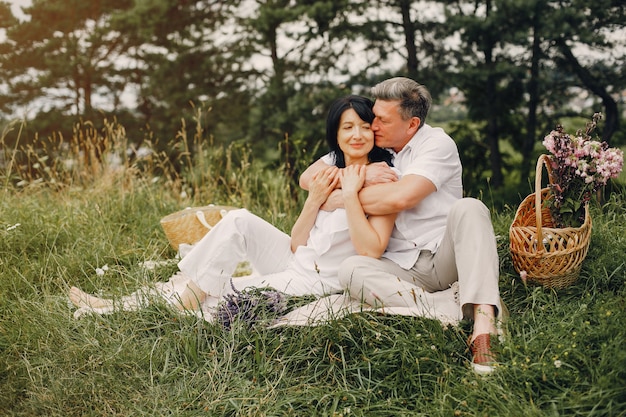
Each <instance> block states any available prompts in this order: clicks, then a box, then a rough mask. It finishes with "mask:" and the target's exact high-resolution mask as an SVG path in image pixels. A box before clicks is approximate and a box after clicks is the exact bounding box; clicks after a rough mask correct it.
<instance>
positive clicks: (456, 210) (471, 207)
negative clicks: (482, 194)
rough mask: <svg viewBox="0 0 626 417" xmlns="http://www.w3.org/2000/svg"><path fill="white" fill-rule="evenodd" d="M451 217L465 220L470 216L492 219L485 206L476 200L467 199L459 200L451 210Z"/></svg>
mask: <svg viewBox="0 0 626 417" xmlns="http://www.w3.org/2000/svg"><path fill="white" fill-rule="evenodd" d="M450 215H451V216H454V217H457V218H465V217H468V216H470V217H471V216H486V217H487V218H489V217H490V214H489V209H488V208H487V206H485V204H484V203H483V202H482V201H480V200H477V199H475V198H471V197H466V198H461V199H459V200H457V201H456V202H455V203H454V204H453V205H452V208H451V209H450Z"/></svg>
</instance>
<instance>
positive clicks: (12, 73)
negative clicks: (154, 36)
mask: <svg viewBox="0 0 626 417" xmlns="http://www.w3.org/2000/svg"><path fill="white" fill-rule="evenodd" d="M129 3H130V0H115V1H108V2H83V1H79V0H46V1H43V0H35V1H34V2H33V3H32V5H31V6H30V7H27V8H25V9H24V13H25V14H27V15H29V16H30V19H29V20H25V21H21V22H18V21H13V22H12V24H11V25H10V26H9V27H7V30H6V35H7V40H6V41H5V45H4V47H3V48H5V49H7V48H8V49H10V52H9V53H6V54H3V56H2V59H1V61H0V62H1V64H0V65H1V66H0V68H1V69H2V72H3V73H4V74H5V77H7V79H8V80H9V81H8V83H9V85H10V95H9V97H8V101H10V104H11V106H12V107H15V106H16V105H23V104H27V103H31V102H33V101H36V100H41V99H43V98H47V99H49V100H51V101H54V102H55V106H59V107H61V108H63V109H64V110H65V111H66V112H67V113H68V114H74V115H87V116H90V115H91V114H92V112H93V108H94V103H93V95H94V93H95V92H96V91H98V93H99V94H105V95H106V94H109V95H113V96H115V95H119V94H120V91H118V90H117V89H116V88H114V87H115V86H116V85H117V84H116V83H117V81H118V78H119V67H118V65H117V61H118V60H119V59H120V57H122V56H123V55H124V53H125V52H126V51H127V45H126V43H125V42H124V37H122V36H119V33H115V32H114V31H112V30H111V27H110V21H111V20H110V16H111V14H112V13H114V12H115V11H117V10H120V9H124V8H126V7H128V6H129Z"/></svg>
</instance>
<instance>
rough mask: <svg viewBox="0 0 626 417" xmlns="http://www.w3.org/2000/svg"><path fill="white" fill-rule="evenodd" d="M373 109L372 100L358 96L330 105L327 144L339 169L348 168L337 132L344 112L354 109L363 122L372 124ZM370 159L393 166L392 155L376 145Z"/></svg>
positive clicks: (339, 100) (345, 98)
mask: <svg viewBox="0 0 626 417" xmlns="http://www.w3.org/2000/svg"><path fill="white" fill-rule="evenodd" d="M373 107H374V102H373V101H372V100H370V99H369V98H366V97H362V96H356V95H350V96H346V97H341V98H338V99H337V100H335V101H333V103H332V104H331V105H330V109H328V117H327V118H326V142H327V143H328V147H329V148H330V152H331V153H332V154H333V155H334V156H335V165H336V166H338V167H339V168H345V167H346V160H345V157H344V154H343V151H342V150H341V149H340V148H339V143H338V142H337V131H338V130H339V122H340V121H341V115H342V114H343V112H344V111H346V110H348V109H353V110H354V111H355V112H356V114H358V115H359V117H360V118H361V119H362V120H363V121H366V122H367V123H372V122H373V121H374V111H373V110H372V108H373ZM368 158H369V162H386V163H387V164H388V165H389V166H393V164H392V163H391V159H392V156H391V153H390V152H389V151H387V150H386V149H383V148H379V147H378V146H376V145H374V147H373V148H372V150H371V151H370V153H369V155H368Z"/></svg>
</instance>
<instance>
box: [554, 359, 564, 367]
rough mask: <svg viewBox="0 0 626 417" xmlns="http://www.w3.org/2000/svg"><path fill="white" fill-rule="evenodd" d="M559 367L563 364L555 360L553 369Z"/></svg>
mask: <svg viewBox="0 0 626 417" xmlns="http://www.w3.org/2000/svg"><path fill="white" fill-rule="evenodd" d="M561 365H563V362H561V361H560V360H558V359H557V360H555V361H554V367H555V368H560V367H561Z"/></svg>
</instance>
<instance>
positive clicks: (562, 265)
mask: <svg viewBox="0 0 626 417" xmlns="http://www.w3.org/2000/svg"><path fill="white" fill-rule="evenodd" d="M543 166H545V167H546V169H547V171H548V178H549V180H550V183H552V169H551V167H550V162H549V159H548V156H547V155H541V156H540V157H539V159H538V160H537V171H536V177H535V192H534V193H533V194H530V195H529V196H527V197H526V198H525V199H524V200H523V201H522V203H521V204H520V206H519V207H518V209H517V212H516V213H515V219H514V220H513V223H512V224H511V227H510V229H509V237H510V249H511V256H512V258H513V266H514V267H515V270H516V271H517V272H518V273H521V272H522V271H525V273H526V277H527V278H528V279H529V280H531V281H534V282H537V283H539V284H541V285H543V286H544V287H548V288H564V287H566V286H568V285H570V284H572V283H573V282H574V281H576V279H578V275H579V274H580V268H581V266H582V262H583V260H584V259H585V257H586V256H587V250H588V249H589V241H590V239H591V217H590V216H589V207H588V206H585V220H584V223H583V224H582V226H580V227H566V228H561V229H558V228H555V227H554V221H553V219H552V216H551V214H550V209H549V208H548V206H547V205H546V204H543V202H545V201H546V200H547V199H548V198H550V189H549V188H548V187H546V188H543V189H542V188H541V172H542V169H543Z"/></svg>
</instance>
